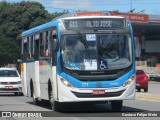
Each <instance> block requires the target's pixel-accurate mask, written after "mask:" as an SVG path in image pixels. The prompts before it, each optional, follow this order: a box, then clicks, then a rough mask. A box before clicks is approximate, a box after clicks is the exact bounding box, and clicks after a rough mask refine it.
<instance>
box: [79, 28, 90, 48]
mask: <svg viewBox="0 0 160 120" xmlns="http://www.w3.org/2000/svg"><path fill="white" fill-rule="evenodd" d="M77 33H78V35H79V38H80V40H81V42H82V43H83V45H84V47H85V48H86V49H88V44H87V41H86V40H85V39H84V38H83V36H82V34H81V33H80V32H79V31H77Z"/></svg>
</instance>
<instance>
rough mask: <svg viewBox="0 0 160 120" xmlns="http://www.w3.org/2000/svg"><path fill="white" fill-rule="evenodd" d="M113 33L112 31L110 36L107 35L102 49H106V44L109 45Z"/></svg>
mask: <svg viewBox="0 0 160 120" xmlns="http://www.w3.org/2000/svg"><path fill="white" fill-rule="evenodd" d="M115 33H116V32H115V31H112V33H110V34H109V35H108V37H107V40H106V42H105V43H104V45H103V48H106V47H107V45H108V43H109V40H110V39H111V38H112V36H113V35H114V34H115Z"/></svg>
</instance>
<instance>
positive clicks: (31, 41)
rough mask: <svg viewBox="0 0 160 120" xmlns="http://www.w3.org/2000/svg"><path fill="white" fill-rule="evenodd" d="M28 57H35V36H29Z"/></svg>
mask: <svg viewBox="0 0 160 120" xmlns="http://www.w3.org/2000/svg"><path fill="white" fill-rule="evenodd" d="M28 58H29V59H31V58H33V36H31V37H29V48H28Z"/></svg>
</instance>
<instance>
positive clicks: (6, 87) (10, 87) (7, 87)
mask: <svg viewBox="0 0 160 120" xmlns="http://www.w3.org/2000/svg"><path fill="white" fill-rule="evenodd" d="M5 89H13V86H5Z"/></svg>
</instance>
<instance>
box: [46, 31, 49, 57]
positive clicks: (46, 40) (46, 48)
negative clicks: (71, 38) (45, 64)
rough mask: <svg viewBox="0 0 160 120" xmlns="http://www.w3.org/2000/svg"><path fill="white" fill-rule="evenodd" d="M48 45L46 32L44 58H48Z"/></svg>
mask: <svg viewBox="0 0 160 120" xmlns="http://www.w3.org/2000/svg"><path fill="white" fill-rule="evenodd" d="M48 43H49V39H48V31H46V34H45V56H46V57H48V56H49V50H48Z"/></svg>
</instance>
